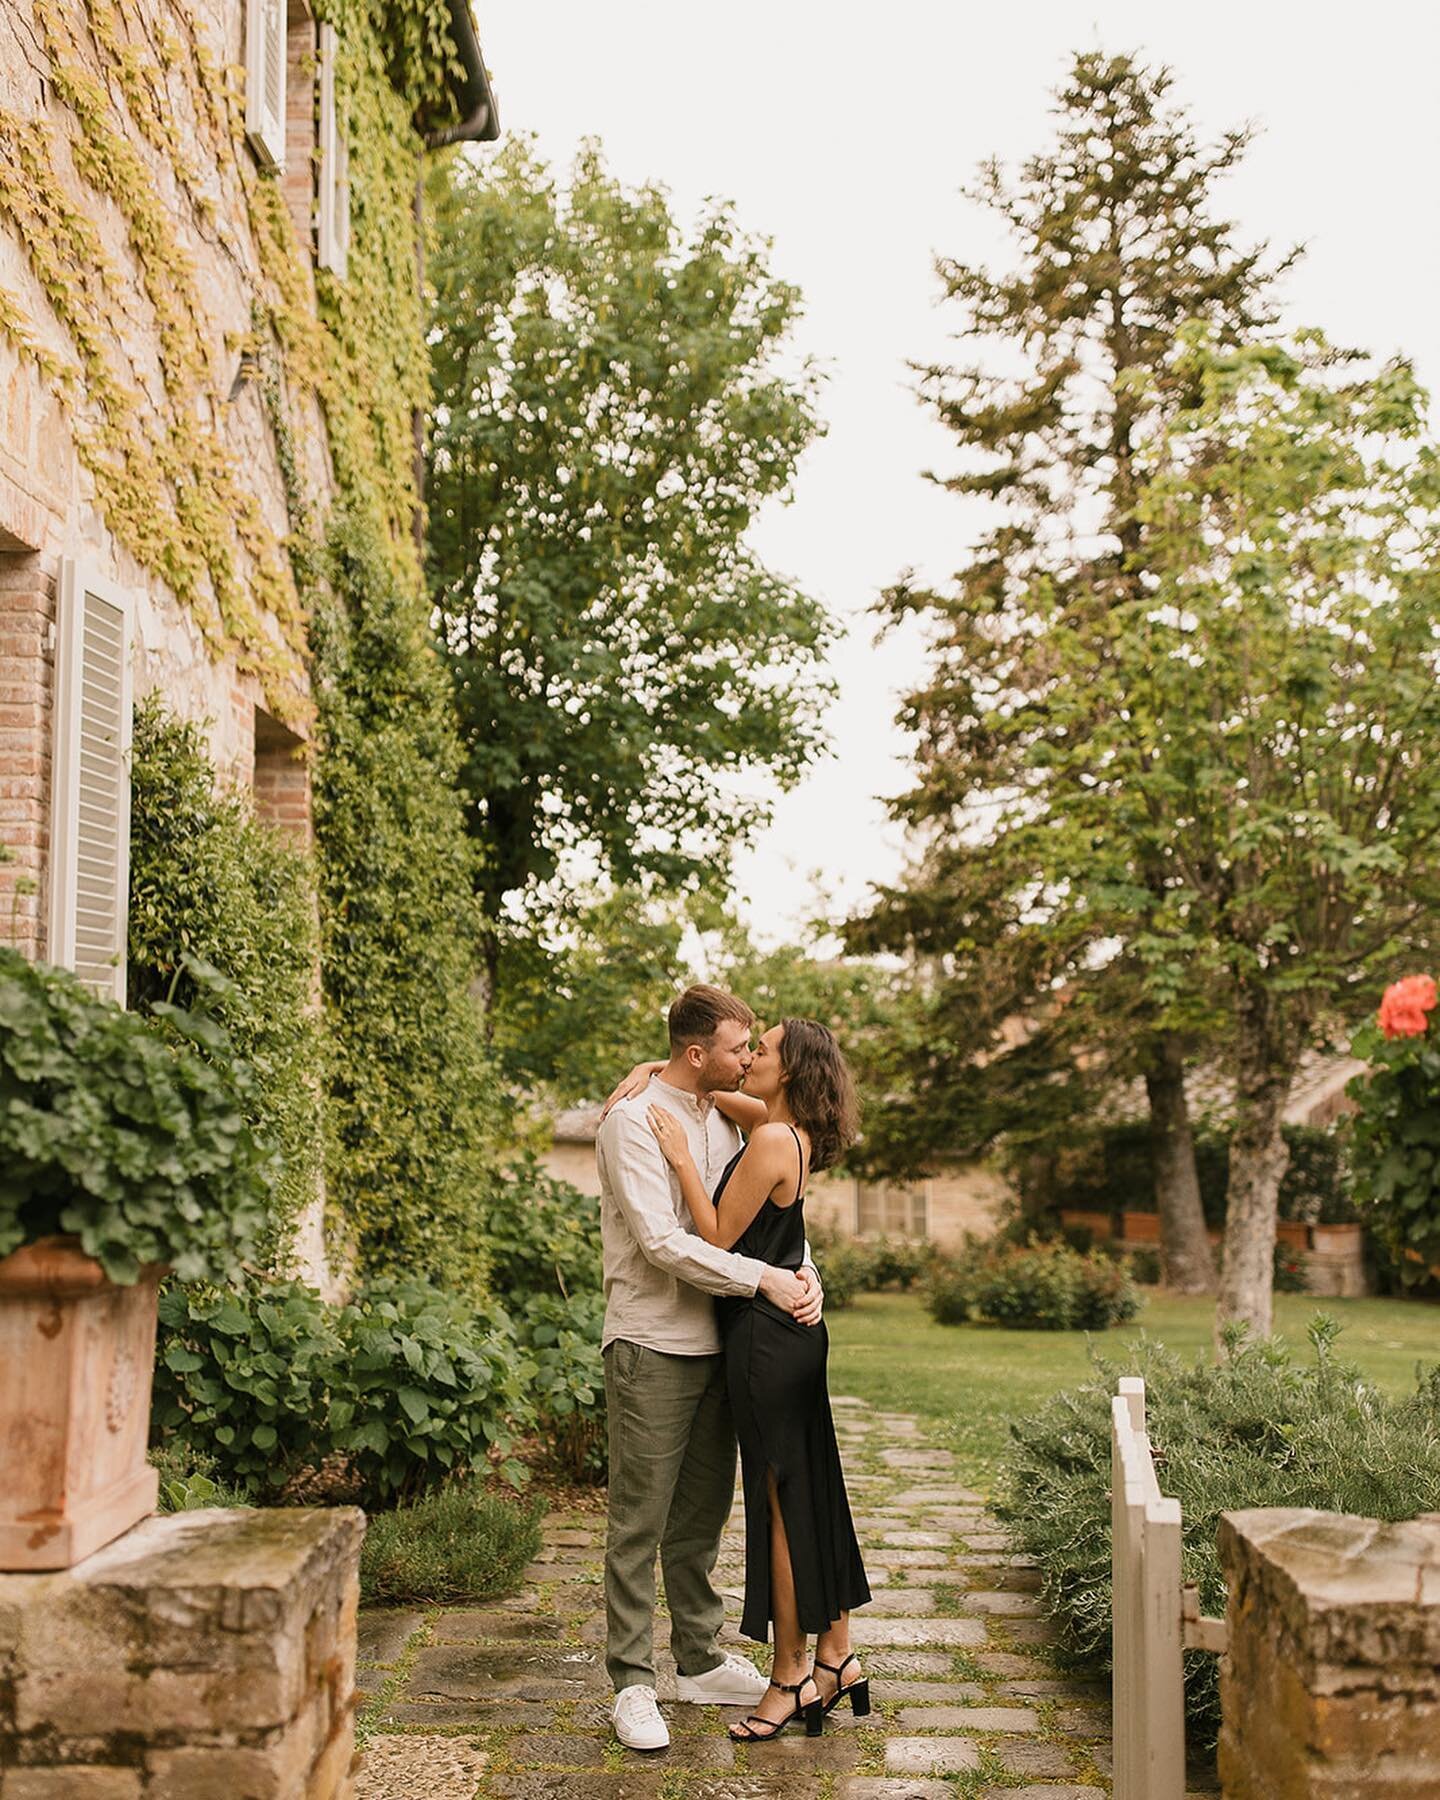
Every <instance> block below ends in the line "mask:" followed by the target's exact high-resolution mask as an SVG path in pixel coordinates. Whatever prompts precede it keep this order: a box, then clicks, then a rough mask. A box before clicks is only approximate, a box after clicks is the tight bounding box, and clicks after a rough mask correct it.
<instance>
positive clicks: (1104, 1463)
mask: <svg viewBox="0 0 1440 1800" xmlns="http://www.w3.org/2000/svg"><path fill="white" fill-rule="evenodd" d="M1336 1332H1337V1327H1336V1326H1335V1324H1334V1323H1333V1321H1331V1320H1329V1319H1325V1318H1323V1317H1321V1318H1317V1319H1316V1321H1315V1322H1314V1323H1313V1324H1312V1326H1311V1328H1310V1337H1311V1343H1312V1345H1313V1349H1314V1355H1313V1357H1312V1358H1311V1359H1310V1360H1308V1361H1307V1362H1305V1363H1303V1364H1302V1363H1297V1362H1296V1361H1295V1360H1294V1359H1293V1358H1292V1357H1291V1355H1290V1354H1289V1353H1288V1352H1287V1351H1286V1350H1285V1348H1284V1347H1283V1346H1282V1345H1281V1344H1279V1343H1278V1342H1276V1341H1275V1340H1264V1341H1262V1342H1256V1343H1251V1342H1248V1341H1246V1340H1245V1339H1244V1337H1243V1335H1242V1334H1240V1333H1239V1332H1232V1333H1231V1334H1230V1335H1229V1337H1228V1339H1227V1350H1226V1355H1225V1357H1224V1359H1223V1360H1222V1361H1221V1362H1220V1363H1219V1365H1218V1366H1216V1365H1213V1364H1211V1363H1209V1362H1208V1361H1204V1360H1202V1361H1200V1362H1197V1363H1195V1364H1192V1365H1187V1364H1185V1363H1183V1362H1182V1361H1181V1360H1180V1358H1178V1357H1176V1356H1175V1355H1173V1354H1172V1353H1170V1352H1169V1351H1166V1350H1165V1349H1164V1348H1163V1347H1161V1346H1159V1345H1156V1344H1153V1343H1148V1342H1145V1341H1143V1340H1142V1341H1141V1343H1139V1344H1138V1345H1136V1346H1135V1347H1134V1350H1133V1353H1132V1355H1131V1356H1130V1357H1129V1359H1128V1360H1126V1361H1124V1362H1119V1361H1110V1360H1107V1359H1105V1358H1103V1357H1100V1356H1096V1357H1095V1358H1094V1364H1095V1367H1094V1373H1093V1374H1092V1375H1091V1377H1090V1378H1089V1380H1087V1381H1086V1382H1084V1383H1083V1384H1082V1385H1081V1386H1079V1387H1077V1388H1072V1389H1069V1390H1068V1391H1066V1392H1064V1393H1061V1394H1057V1395H1055V1397H1054V1398H1053V1399H1051V1400H1050V1401H1048V1402H1047V1403H1046V1404H1045V1405H1044V1406H1043V1407H1041V1408H1040V1409H1039V1411H1038V1412H1035V1413H1032V1414H1029V1415H1024V1416H1019V1417H1017V1418H1015V1419H1014V1420H1013V1421H1012V1423H1011V1426H1010V1444H1009V1448H1008V1450H1007V1452H1006V1455H1005V1458H1004V1462H1003V1466H1002V1470H1001V1475H1000V1479H999V1483H998V1487H997V1492H996V1496H995V1506H996V1510H997V1511H998V1512H999V1514H1000V1516H1001V1517H1002V1518H1003V1519H1004V1520H1005V1521H1006V1522H1007V1524H1008V1525H1009V1528H1010V1532H1011V1536H1012V1539H1013V1541H1014V1543H1015V1545H1016V1548H1017V1549H1019V1550H1021V1551H1023V1552H1024V1554H1025V1555H1026V1556H1028V1557H1030V1558H1032V1559H1033V1560H1034V1561H1035V1563H1036V1564H1037V1565H1038V1567H1039V1569H1040V1572H1041V1576H1042V1580H1043V1584H1044V1585H1043V1592H1044V1596H1045V1600H1046V1602H1047V1604H1048V1606H1049V1608H1050V1610H1051V1612H1052V1613H1053V1614H1054V1616H1055V1618H1056V1620H1057V1622H1058V1624H1059V1627H1060V1631H1061V1642H1062V1646H1063V1648H1064V1649H1065V1650H1067V1651H1068V1652H1069V1653H1070V1654H1071V1655H1072V1656H1073V1657H1074V1658H1076V1659H1077V1660H1079V1661H1081V1662H1083V1663H1086V1664H1088V1665H1092V1666H1094V1667H1095V1668H1097V1669H1103V1668H1105V1667H1108V1664H1109V1655H1110V1397H1111V1395H1112V1394H1113V1393H1114V1392H1115V1384H1116V1380H1117V1378H1118V1377H1119V1376H1120V1375H1122V1374H1131V1373H1137V1374H1140V1375H1143V1376H1144V1378H1145V1386H1146V1400H1147V1417H1148V1425H1149V1433H1150V1441H1151V1444H1152V1447H1153V1449H1154V1453H1155V1457H1156V1464H1157V1471H1156V1472H1157V1475H1158V1477H1159V1482H1160V1487H1161V1490H1162V1491H1163V1492H1164V1493H1166V1494H1171V1495H1174V1496H1175V1497H1176V1498H1177V1499H1178V1500H1179V1501H1180V1503H1181V1507H1182V1509H1183V1515H1184V1540H1183V1553H1182V1554H1183V1566H1184V1575H1185V1579H1186V1580H1187V1581H1194V1582H1196V1583H1197V1584H1198V1585H1199V1588H1200V1600H1201V1605H1202V1608H1203V1610H1204V1611H1205V1612H1207V1613H1210V1614H1218V1613H1221V1612H1223V1611H1224V1606H1225V1592H1224V1584H1223V1581H1222V1579H1221V1574H1220V1566H1219V1560H1218V1557H1217V1554H1216V1549H1215V1534H1216V1530H1217V1528H1218V1525H1219V1520H1220V1514H1221V1513H1222V1512H1226V1511H1233V1510H1235V1509H1237V1508H1244V1507H1257V1506H1281V1507H1294V1506H1308V1507H1318V1508H1321V1509H1323V1510H1326V1511H1331V1512H1345V1513H1355V1514H1359V1515H1361V1516H1363V1517H1366V1518H1378V1519H1408V1518H1412V1517H1413V1516H1414V1515H1415V1514H1416V1513H1419V1512H1427V1511H1433V1510H1435V1509H1436V1508H1437V1507H1440V1369H1432V1370H1431V1371H1429V1372H1428V1374H1425V1375H1423V1376H1422V1378H1421V1379H1420V1381H1419V1384H1418V1386H1417V1389H1416V1392H1415V1393H1414V1394H1413V1395H1411V1396H1410V1397H1409V1398H1408V1399H1404V1400H1391V1399H1387V1398H1386V1397H1385V1396H1383V1395H1382V1394H1380V1393H1379V1392H1378V1391H1377V1390H1376V1389H1375V1388H1373V1387H1371V1386H1370V1385H1369V1384H1368V1383H1367V1382H1366V1381H1364V1380H1363V1379H1362V1378H1361V1377H1360V1376H1359V1375H1358V1374H1357V1373H1356V1372H1355V1371H1354V1370H1353V1369H1350V1368H1347V1367H1345V1366H1343V1365H1342V1364H1340V1363H1338V1362H1337V1361H1336V1360H1335V1359H1334V1356H1333V1352H1332V1345H1333V1342H1334V1338H1335V1336H1336ZM1185 1661H1186V1701H1187V1708H1188V1711H1189V1713H1190V1717H1191V1719H1192V1721H1193V1722H1194V1724H1195V1726H1196V1727H1197V1730H1198V1732H1200V1733H1203V1734H1208V1735H1209V1737H1210V1738H1211V1739H1213V1736H1214V1732H1215V1730H1216V1727H1217V1724H1218V1701H1217V1690H1216V1679H1217V1674H1216V1670H1217V1665H1216V1659H1215V1658H1214V1657H1213V1656H1202V1655H1199V1654H1198V1653H1197V1654H1187V1656H1186V1659H1185Z"/></svg>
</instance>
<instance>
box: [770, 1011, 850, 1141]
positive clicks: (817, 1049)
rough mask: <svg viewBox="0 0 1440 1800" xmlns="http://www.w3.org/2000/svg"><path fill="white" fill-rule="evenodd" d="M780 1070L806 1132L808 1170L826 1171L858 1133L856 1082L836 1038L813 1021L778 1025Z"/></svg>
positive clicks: (792, 1107) (793, 1110) (797, 1119)
mask: <svg viewBox="0 0 1440 1800" xmlns="http://www.w3.org/2000/svg"><path fill="white" fill-rule="evenodd" d="M780 1029H781V1037H780V1068H781V1070H782V1072H783V1074H784V1077H785V1098H786V1099H787V1100H788V1101H789V1103H790V1111H791V1113H792V1115H793V1116H794V1119H795V1123H796V1124H797V1125H803V1126H804V1127H805V1129H806V1131H808V1132H809V1134H810V1167H811V1168H812V1169H828V1168H829V1167H830V1166H831V1164H832V1163H837V1162H839V1160H840V1158H841V1157H842V1156H843V1155H844V1154H845V1152H846V1150H848V1149H849V1147H850V1146H851V1144H853V1143H854V1142H855V1139H856V1137H857V1136H858V1135H859V1132H860V1102H859V1101H858V1100H857V1099H856V1097H855V1078H854V1076H853V1075H851V1073H850V1065H849V1063H847V1062H846V1060H845V1057H844V1053H843V1052H842V1051H841V1049H840V1046H839V1044H837V1043H836V1041H835V1034H834V1032H832V1031H831V1030H830V1029H829V1028H828V1027H827V1026H824V1025H821V1024H820V1023H819V1022H818V1021H817V1020H815V1019H782V1020H781V1021H780Z"/></svg>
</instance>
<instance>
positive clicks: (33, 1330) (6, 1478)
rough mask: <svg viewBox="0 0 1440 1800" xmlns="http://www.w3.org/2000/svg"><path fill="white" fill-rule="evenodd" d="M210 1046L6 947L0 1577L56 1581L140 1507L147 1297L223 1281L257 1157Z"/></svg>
mask: <svg viewBox="0 0 1440 1800" xmlns="http://www.w3.org/2000/svg"><path fill="white" fill-rule="evenodd" d="M248 1079H249V1078H248V1072H247V1071H246V1070H245V1068H244V1067H243V1065H240V1064H238V1063H237V1062H236V1061H235V1059H234V1058H233V1056H232V1055H231V1053H230V1046H229V1041H228V1039H227V1038H226V1036H225V1034H224V1032H223V1031H222V1029H221V1028H220V1027H219V1026H218V1025H217V1024H216V1023H215V1022H214V1021H213V1020H210V1019H208V1018H206V1017H204V1016H203V1015H198V1014H192V1013H187V1012H184V1011H182V1010H181V1009H179V1008H178V1007H174V1006H168V1005H158V1006H156V1007H154V1008H153V1009H152V1014H151V1015H147V1016H144V1017H142V1016H141V1015H139V1014H136V1013H129V1012H126V1011H125V1010H124V1009H123V1008H121V1007H119V1006H117V1005H115V1004H114V1003H113V1002H112V1001H109V1000H101V999H98V998H97V997H96V996H95V995H94V994H92V993H91V992H90V990H89V989H88V988H86V987H84V986H83V985H82V984H81V983H80V982H79V981H77V980H76V979H75V977H74V976H72V975H69V974H67V973H66V972H65V971H63V970H60V969H54V968H49V967H45V966H43V965H35V964H32V963H30V962H27V961H26V959H25V958H24V957H22V956H20V955H19V954H18V953H17V952H15V951H13V950H8V949H0V1569H61V1568H68V1567H69V1566H70V1565H71V1564H72V1563H75V1562H78V1561H79V1560H80V1559H81V1558H82V1557H84V1556H88V1555H89V1554H90V1552H91V1551H92V1550H95V1549H97V1548H99V1546H100V1545H102V1544H105V1543H108V1542H109V1541H110V1540H111V1539H112V1538H114V1537H117V1536H119V1534H120V1533H121V1532H122V1531H125V1530H128V1529H129V1527H130V1526H131V1525H133V1524H134V1523H135V1522H136V1520H137V1519H140V1518H143V1517H144V1516H145V1515H146V1514H147V1513H149V1512H151V1511H152V1510H153V1509H154V1505H155V1497H156V1473H155V1471H154V1470H153V1469H152V1468H151V1467H150V1466H149V1465H148V1463H147V1462H146V1458H145V1446H146V1437H147V1427H148V1423H149V1414H150V1382H151V1374H152V1369H153V1364H154V1357H155V1312H156V1295H157V1290H158V1287H159V1282H160V1279H161V1277H162V1275H163V1274H164V1273H165V1271H166V1270H167V1269H173V1270H174V1271H175V1273H176V1274H177V1275H178V1276H180V1278H181V1279H182V1280H185V1281H196V1280H201V1279H209V1280H212V1281H224V1280H227V1279H229V1278H231V1277H232V1276H234V1275H235V1274H236V1273H238V1271H239V1269H240V1267H241V1265H242V1263H243V1262H244V1261H245V1260H246V1259H248V1258H249V1257H250V1256H251V1255H252V1254H253V1253H254V1251H255V1249H256V1247H257V1245H258V1243H259V1241H260V1237H261V1234H262V1232H263V1231H264V1229H265V1225H266V1221H267V1217H268V1198H269V1193H270V1188H271V1184H272V1179H273V1170H272V1167H271V1158H270V1155H269V1153H268V1152H267V1151H265V1150H264V1149H263V1148H262V1147H261V1146H260V1145H259V1144H258V1143H257V1141H256V1140H255V1138H254V1136H253V1135H252V1133H251V1131H250V1128H249V1126H248V1125H247V1124H246V1122H245V1101H246V1096H247V1091H248V1087H247V1084H248Z"/></svg>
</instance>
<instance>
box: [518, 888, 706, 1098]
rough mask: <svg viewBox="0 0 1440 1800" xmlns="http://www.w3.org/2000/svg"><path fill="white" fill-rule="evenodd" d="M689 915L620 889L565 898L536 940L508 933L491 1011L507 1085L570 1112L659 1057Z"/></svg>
mask: <svg viewBox="0 0 1440 1800" xmlns="http://www.w3.org/2000/svg"><path fill="white" fill-rule="evenodd" d="M687 916H688V908H687V906H686V904H685V902H684V900H683V898H681V897H680V896H677V895H673V894H672V895H669V896H668V897H664V898H657V897H655V896H652V895H649V894H647V893H646V892H645V891H644V890H643V889H641V888H634V887H623V888H617V889H615V890H613V891H612V892H609V893H604V892H596V893H593V894H586V893H583V892H576V893H573V894H571V895H570V897H569V899H568V901H567V903H566V907H565V910H564V913H563V915H562V916H561V917H559V918H557V919H555V920H554V921H553V922H552V926H551V929H550V930H549V931H548V932H547V933H546V934H545V935H544V936H540V935H537V934H535V933H532V932H530V931H524V932H515V933H513V934H510V935H508V936H507V937H506V938H505V940H504V942H503V944H502V947H501V951H500V967H499V986H498V993H497V996H496V1004H495V1008H494V1013H493V1024H494V1046H495V1053H496V1055H497V1057H498V1058H499V1059H500V1061H501V1064H502V1066H503V1068H504V1071H505V1074H506V1077H507V1079H508V1080H509V1081H511V1082H512V1083H513V1084H514V1085H515V1086H516V1087H517V1088H518V1089H520V1090H522V1091H524V1092H527V1093H532V1094H533V1093H535V1092H537V1091H544V1092H545V1093H546V1094H547V1095H548V1096H550V1097H552V1098H553V1099H554V1100H555V1101H556V1102H557V1103H558V1104H559V1105H561V1106H568V1105H577V1104H580V1103H582V1102H585V1101H590V1100H595V1099H598V1098H599V1097H601V1096H602V1095H603V1094H605V1093H608V1092H609V1090H610V1087H611V1085H612V1084H613V1082H614V1080H615V1078H616V1076H618V1075H619V1074H620V1073H622V1072H623V1071H624V1070H626V1069H628V1068H631V1067H632V1066H633V1065H634V1064H635V1063H638V1062H645V1061H647V1060H648V1059H649V1058H651V1057H653V1056H655V1055H657V1054H658V1053H659V1051H660V1049H661V1048H663V1045H664V1041H665V1012H666V1009H667V1008H668V1006H669V1005H670V1002H671V1001H672V1000H673V999H674V997H675V995H676V993H677V992H678V991H679V990H680V989H681V988H682V987H684V986H685V983H686V981H687V980H688V979H689V976H688V972H687V970H686V967H685V964H684V961H683V959H682V957H681V953H680V945H681V939H682V938H683V936H684V933H685V927H686V920H687Z"/></svg>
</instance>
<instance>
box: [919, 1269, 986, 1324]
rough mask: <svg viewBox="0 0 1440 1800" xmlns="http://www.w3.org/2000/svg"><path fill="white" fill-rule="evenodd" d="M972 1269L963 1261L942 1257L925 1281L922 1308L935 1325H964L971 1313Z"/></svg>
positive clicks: (972, 1307) (972, 1308) (972, 1306)
mask: <svg viewBox="0 0 1440 1800" xmlns="http://www.w3.org/2000/svg"><path fill="white" fill-rule="evenodd" d="M972 1284H973V1270H972V1269H971V1268H970V1266H969V1265H968V1264H966V1263H960V1262H951V1261H949V1260H941V1261H939V1262H937V1263H936V1265H935V1267H934V1268H933V1269H932V1270H931V1271H930V1277H929V1279H928V1280H927V1281H926V1283H925V1288H924V1300H925V1310H926V1311H927V1312H928V1313H929V1314H930V1317H931V1318H932V1319H933V1320H934V1321H935V1323H936V1324H937V1325H963V1324H964V1323H965V1321H966V1320H967V1319H968V1318H969V1317H970V1316H971V1314H972V1312H973V1310H974V1305H973V1301H972V1298H971V1288H972Z"/></svg>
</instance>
